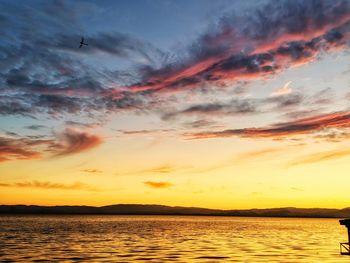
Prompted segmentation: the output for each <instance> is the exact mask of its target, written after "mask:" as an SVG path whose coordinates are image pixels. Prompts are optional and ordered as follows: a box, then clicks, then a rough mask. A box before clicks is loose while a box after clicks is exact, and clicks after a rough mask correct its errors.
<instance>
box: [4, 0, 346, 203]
mask: <svg viewBox="0 0 350 263" xmlns="http://www.w3.org/2000/svg"><path fill="white" fill-rule="evenodd" d="M0 33H1V38H0V58H1V59H0V203H1V204H35V205H95V206H103V205H110V204H120V203H128V204H130V203H133V204H163V205H171V206H197V207H207V208H221V209H245V208H271V207H291V206H293V207H305V208H306V207H309V208H311V207H325V208H344V207H349V206H350V204H349V200H350V191H349V186H350V177H349V169H350V108H349V106H350V0H315V1H313V0H310V1H303V0H293V1H289V0H277V1H276V0H261V1H253V0H249V1H238V0H236V1H233V0H229V1H224V0H217V1H211V0H191V1H187V0H186V1H184V0H176V1H175V0H172V1H168V0H144V1H143V0H142V1H141V0H132V1H130V0H127V1H126V0H120V1H109V0H105V1H91V0H89V1H88V0H87V1H80V0H77V1H63V0H62V1H53V0H49V1H40V0H28V1H17V0H2V1H1V2H0ZM81 37H84V39H85V40H84V41H85V42H86V43H87V44H88V45H87V46H83V47H82V48H79V42H80V40H81Z"/></svg>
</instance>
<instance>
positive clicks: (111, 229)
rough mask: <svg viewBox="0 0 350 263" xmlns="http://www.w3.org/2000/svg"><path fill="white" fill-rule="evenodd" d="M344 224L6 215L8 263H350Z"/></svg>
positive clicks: (0, 244) (3, 247) (1, 234)
mask: <svg viewBox="0 0 350 263" xmlns="http://www.w3.org/2000/svg"><path fill="white" fill-rule="evenodd" d="M346 238H347V236H346V229H345V227H344V226H340V225H339V222H338V220H336V219H288V218H244V217H183V216H1V217H0V261H1V262H13V261H16V262H19V261H22V262H31V261H36V262H38V261H45V260H47V261H50V262H55V261H56V262H72V261H84V262H101V261H107V262H136V261H139V262H350V257H348V256H340V255H339V242H340V241H346Z"/></svg>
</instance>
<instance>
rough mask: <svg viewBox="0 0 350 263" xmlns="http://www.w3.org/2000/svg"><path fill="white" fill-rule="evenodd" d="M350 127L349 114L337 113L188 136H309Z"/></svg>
mask: <svg viewBox="0 0 350 263" xmlns="http://www.w3.org/2000/svg"><path fill="white" fill-rule="evenodd" d="M349 127H350V113H349V112H335V113H330V114H324V115H318V116H313V117H309V118H304V119H299V120H296V121H291V122H285V123H277V124H274V125H271V126H269V127H263V128H245V129H229V130H222V131H208V132H198V133H189V134H186V136H187V137H188V138H189V139H203V138H220V137H232V136H239V137H248V138H259V137H271V138H279V137H288V136H295V135H303V134H309V133H313V132H319V131H322V130H326V129H332V128H334V129H343V128H349Z"/></svg>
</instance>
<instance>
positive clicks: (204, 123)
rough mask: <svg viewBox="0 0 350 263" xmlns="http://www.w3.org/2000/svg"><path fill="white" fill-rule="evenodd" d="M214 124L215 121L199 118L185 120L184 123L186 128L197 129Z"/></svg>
mask: <svg viewBox="0 0 350 263" xmlns="http://www.w3.org/2000/svg"><path fill="white" fill-rule="evenodd" d="M216 124H217V123H216V122H214V121H209V120H205V119H200V120H195V121H191V122H186V123H184V126H185V127H187V128H194V129H198V128H208V127H210V126H215V125H216Z"/></svg>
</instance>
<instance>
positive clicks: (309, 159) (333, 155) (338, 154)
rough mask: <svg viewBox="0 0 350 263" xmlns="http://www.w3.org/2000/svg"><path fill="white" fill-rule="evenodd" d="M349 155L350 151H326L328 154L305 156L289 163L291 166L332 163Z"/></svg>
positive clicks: (320, 153)
mask: <svg viewBox="0 0 350 263" xmlns="http://www.w3.org/2000/svg"><path fill="white" fill-rule="evenodd" d="M349 155H350V149H338V150H332V151H326V152H319V153H314V154H310V155H308V156H304V157H302V158H299V159H297V160H294V161H292V162H290V163H289V166H296V165H302V164H312V163H318V162H323V161H331V160H335V159H338V158H342V157H346V156H349Z"/></svg>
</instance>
